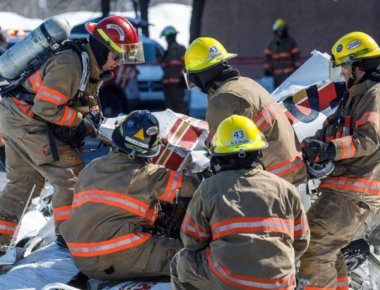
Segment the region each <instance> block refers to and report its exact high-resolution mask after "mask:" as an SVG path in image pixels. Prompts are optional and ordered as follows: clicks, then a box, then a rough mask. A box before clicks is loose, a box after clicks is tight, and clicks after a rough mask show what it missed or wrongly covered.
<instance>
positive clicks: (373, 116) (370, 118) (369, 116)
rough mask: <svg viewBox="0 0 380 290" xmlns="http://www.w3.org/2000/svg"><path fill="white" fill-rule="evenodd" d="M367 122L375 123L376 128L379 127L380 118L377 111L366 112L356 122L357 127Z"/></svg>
mask: <svg viewBox="0 0 380 290" xmlns="http://www.w3.org/2000/svg"><path fill="white" fill-rule="evenodd" d="M367 122H371V123H373V124H375V126H376V128H379V123H380V118H379V114H378V113H376V112H366V113H364V114H363V116H362V117H361V118H360V119H359V120H357V121H356V122H355V125H356V127H360V126H362V125H364V124H365V123H367Z"/></svg>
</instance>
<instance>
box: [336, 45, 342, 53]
mask: <svg viewBox="0 0 380 290" xmlns="http://www.w3.org/2000/svg"><path fill="white" fill-rule="evenodd" d="M342 49H343V45H341V44H339V45H338V46H337V47H336V52H341V51H342Z"/></svg>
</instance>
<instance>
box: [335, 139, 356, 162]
mask: <svg viewBox="0 0 380 290" xmlns="http://www.w3.org/2000/svg"><path fill="white" fill-rule="evenodd" d="M336 140H337V141H338V142H339V143H340V144H341V146H342V150H343V152H342V158H352V157H353V156H355V153H356V148H355V143H354V141H353V140H352V136H346V137H343V138H339V139H336Z"/></svg>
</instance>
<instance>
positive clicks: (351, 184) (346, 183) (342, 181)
mask: <svg viewBox="0 0 380 290" xmlns="http://www.w3.org/2000/svg"><path fill="white" fill-rule="evenodd" d="M326 182H330V183H335V184H341V185H349V186H355V187H360V188H363V189H366V188H369V189H372V190H376V191H379V193H380V186H376V185H371V184H366V183H362V182H358V181H348V180H339V179H332V178H327V179H326Z"/></svg>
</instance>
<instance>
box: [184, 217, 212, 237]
mask: <svg viewBox="0 0 380 290" xmlns="http://www.w3.org/2000/svg"><path fill="white" fill-rule="evenodd" d="M181 229H182V231H183V232H184V233H185V234H187V235H189V236H191V237H193V238H196V239H197V240H200V241H207V240H209V239H210V238H211V233H210V231H209V230H206V229H204V228H202V227H201V226H198V225H196V224H195V223H194V222H193V221H192V220H191V219H190V218H189V216H188V215H187V214H186V215H185V218H184V219H183V223H182V226H181Z"/></svg>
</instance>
